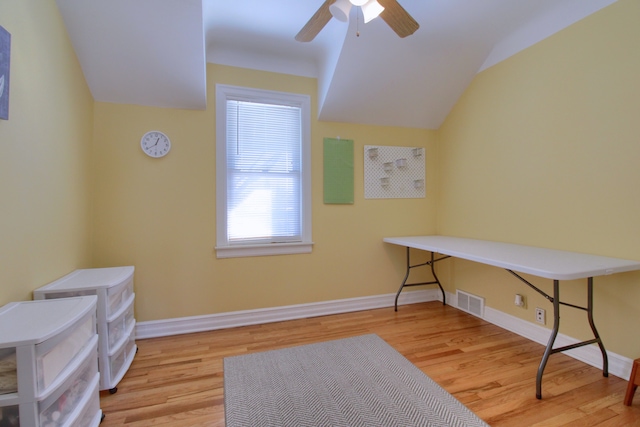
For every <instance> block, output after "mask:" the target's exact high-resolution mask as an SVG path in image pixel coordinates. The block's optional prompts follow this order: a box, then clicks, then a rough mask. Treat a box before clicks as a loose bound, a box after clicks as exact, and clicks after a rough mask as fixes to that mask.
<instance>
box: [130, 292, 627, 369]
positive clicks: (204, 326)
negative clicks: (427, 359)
mask: <svg viewBox="0 0 640 427" xmlns="http://www.w3.org/2000/svg"><path fill="white" fill-rule="evenodd" d="M394 298H395V294H385V295H375V296H371V297H360V298H350V299H344V300H334V301H324V302H318V303H311V304H299V305H291V306H284V307H273V308H263V309H258V310H244V311H234V312H230V313H219V314H210V315H204V316H193V317H182V318H177V319H166V320H152V321H147V322H137V323H136V338H137V339H145V338H154V337H164V336H171V335H178V334H188V333H192V332H203V331H213V330H217V329H226V328H235V327H238V326H247V325H256V324H263V323H272V322H280V321H283V320H293V319H304V318H308V317H318V316H327V315H330V314H338V313H348V312H354V311H362V310H371V309H375V308H384V307H393V302H394ZM446 298H447V303H448V305H450V306H452V307H454V308H455V307H456V306H457V304H456V295H455V294H451V293H449V292H447V293H446ZM426 301H442V297H441V294H440V290H439V289H424V290H419V291H405V292H402V293H401V294H400V298H399V299H398V305H405V304H415V303H419V302H426ZM482 318H483V319H484V320H485V321H487V322H489V323H493V324H494V325H496V326H499V327H501V328H503V329H506V330H508V331H510V332H513V333H515V334H518V335H520V336H522V337H525V338H527V339H530V340H532V341H534V342H537V343H539V344H542V345H547V342H548V340H549V336H550V335H551V330H549V329H547V328H544V327H542V326H540V325H537V324H535V323H532V322H527V321H526V320H522V319H520V318H517V317H515V316H511V315H509V314H506V313H503V312H501V311H498V310H495V309H493V308H491V307H485V308H484V313H483V317H482ZM576 342H578V340H576V339H574V338H571V337H569V336H566V335H563V334H560V333H559V334H558V336H557V337H556V345H555V347H561V346H565V345H570V344H573V343H576ZM564 354H566V355H568V356H571V357H573V358H575V359H578V360H580V361H582V362H584V363H586V364H588V365H591V366H594V367H597V368H600V369H601V368H602V354H601V353H600V349H599V348H598V347H597V346H595V345H589V346H584V347H579V348H576V349H573V350H569V351H567V352H564ZM607 355H608V358H609V373H610V374H612V375H615V376H617V377H620V378H622V379H625V380H626V379H628V378H629V375H630V374H631V366H632V365H633V360H632V359H629V358H627V357H624V356H621V355H619V354H616V353H612V352H610V351H607Z"/></svg>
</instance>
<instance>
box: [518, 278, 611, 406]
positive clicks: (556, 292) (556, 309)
mask: <svg viewBox="0 0 640 427" xmlns="http://www.w3.org/2000/svg"><path fill="white" fill-rule="evenodd" d="M507 271H508V272H509V273H511V274H513V275H514V276H515V277H517V278H518V279H520V280H521V281H523V282H524V283H525V284H526V285H528V286H529V287H531V288H532V289H533V290H535V291H536V292H538V293H540V294H541V295H543V296H544V297H545V298H546V299H548V300H549V301H551V302H552V303H553V329H552V330H551V336H550V337H549V342H548V343H547V348H546V349H545V351H544V354H543V356H542V360H541V361H540V366H539V367H538V375H537V376H536V397H537V398H538V399H542V374H543V373H544V368H545V367H546V366H547V361H548V360H549V356H550V355H552V354H554V353H560V352H562V351H567V350H571V349H574V348H577V347H582V346H585V345H589V344H598V347H600V352H601V353H602V375H603V376H605V377H608V376H609V359H608V357H607V351H606V350H605V348H604V344H603V343H602V339H601V338H600V334H598V330H597V329H596V325H595V323H594V321H593V277H589V278H587V306H586V307H580V306H577V305H573V304H568V303H565V302H562V301H560V281H559V280H554V281H553V297H551V296H550V295H548V294H546V293H545V292H543V291H542V290H540V289H538V288H537V287H535V286H534V285H533V284H531V283H529V282H528V281H527V280H525V279H524V278H523V277H521V276H519V275H518V274H517V273H514V272H513V271H511V270H507ZM560 305H566V306H568V307H573V308H576V309H579V310H584V311H586V312H587V318H588V319H589V326H591V331H592V332H593V336H594V338H593V339H591V340H587V341H582V342H578V343H575V344H571V345H567V346H564V347H558V348H553V344H554V342H555V340H556V337H557V336H558V330H559V329H560Z"/></svg>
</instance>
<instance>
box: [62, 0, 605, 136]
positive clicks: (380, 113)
mask: <svg viewBox="0 0 640 427" xmlns="http://www.w3.org/2000/svg"><path fill="white" fill-rule="evenodd" d="M614 1H616V0H399V2H400V3H401V4H402V6H403V7H404V8H405V9H406V10H407V11H408V12H409V13H410V14H411V15H412V16H413V17H414V18H415V19H416V21H418V23H419V24H420V29H418V31H416V33H414V34H413V35H411V36H409V37H407V38H404V39H401V38H399V37H398V36H397V35H396V34H395V33H394V32H393V31H392V30H391V29H390V28H389V27H388V26H387V25H386V23H385V22H384V21H383V20H381V19H375V20H373V21H371V22H370V23H368V24H366V25H365V24H363V23H362V19H361V17H359V16H358V12H359V11H358V9H357V8H353V9H352V11H351V17H350V21H349V23H342V22H339V21H337V20H335V19H332V20H331V21H330V22H329V24H328V25H327V26H326V27H325V28H324V29H323V30H322V31H321V32H320V34H319V35H318V36H317V37H316V38H315V39H314V40H313V41H312V42H310V43H300V42H296V41H295V40H294V36H295V35H296V34H297V32H298V31H299V30H300V29H301V28H302V26H303V25H304V24H305V23H306V22H307V20H308V19H309V18H310V17H311V16H312V15H313V14H314V13H315V11H316V10H317V9H318V8H319V7H320V5H321V4H322V3H323V0H91V1H87V0H57V4H58V7H59V9H60V12H61V15H62V17H63V20H64V22H65V25H66V27H67V30H68V33H69V36H70V38H71V41H72V44H73V46H74V49H75V50H76V53H77V55H78V58H79V61H80V63H81V66H82V69H83V72H84V74H85V77H86V79H87V82H88V84H89V87H90V88H91V92H92V94H93V96H94V98H95V99H96V100H97V101H104V102H114V103H125V104H139V105H151V106H159V107H172V108H186V109H204V108H206V105H207V99H206V62H214V63H220V64H225V65H233V66H239V67H246V68H253V69H259V70H266V71H275V72H281V73H288V74H295V75H302V76H310V77H317V78H318V87H319V93H318V102H319V108H318V111H319V119H320V120H328V121H340V122H351V123H363V124H376V125H387V126H404V127H416V128H426V129H437V128H438V127H439V126H440V125H441V124H442V122H443V120H444V119H445V117H446V116H447V114H448V113H449V111H450V110H451V108H452V107H453V105H454V104H455V103H456V101H457V100H458V98H459V97H460V95H461V94H462V93H463V91H464V90H465V88H466V87H467V86H468V84H469V83H470V82H471V80H472V79H473V77H474V76H475V75H476V74H477V73H478V72H479V71H482V70H483V69H485V68H487V67H490V66H491V65H493V64H495V63H497V62H500V61H502V60H503V59H505V58H507V57H509V56H511V55H513V54H514V53H517V52H518V51H520V50H522V49H524V48H526V47H528V46H530V45H532V44H534V43H537V42H538V41H540V40H542V39H544V38H545V37H548V36H549V35H551V34H553V33H555V32H557V31H559V30H561V29H563V28H565V27H566V26H568V25H571V24H573V23H574V22H576V21H578V20H580V19H583V18H584V17H586V16H588V15H590V14H591V13H594V12H596V11H597V10H599V9H601V8H603V7H606V6H608V5H609V4H611V3H613V2H614ZM358 33H359V35H357V34H358Z"/></svg>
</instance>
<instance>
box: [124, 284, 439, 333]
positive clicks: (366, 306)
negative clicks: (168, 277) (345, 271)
mask: <svg viewBox="0 0 640 427" xmlns="http://www.w3.org/2000/svg"><path fill="white" fill-rule="evenodd" d="M394 300H395V294H385V295H375V296H371V297H360V298H350V299H344V300H334V301H324V302H318V303H311V304H299V305H290V306H284V307H273V308H263V309H258V310H245V311H234V312H229V313H219V314H210V315H204V316H193V317H182V318H177V319H166V320H152V321H147V322H138V323H136V338H138V339H144V338H154V337H164V336H170V335H178V334H188V333H192V332H202V331H213V330H217V329H226V328H235V327H238V326H247V325H257V324H262V323H272V322H281V321H283V320H292V319H304V318H307V317H318V316H326V315H329V314H338V313H348V312H353V311H362V310H371V309H375V308H383V307H393V303H394ZM426 301H442V297H441V294H440V290H439V289H424V290H419V291H405V292H402V293H401V294H400V298H398V305H405V304H415V303H419V302H426Z"/></svg>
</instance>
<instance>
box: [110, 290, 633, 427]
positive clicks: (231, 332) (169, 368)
mask: <svg viewBox="0 0 640 427" xmlns="http://www.w3.org/2000/svg"><path fill="white" fill-rule="evenodd" d="M368 333H375V334H378V335H379V336H380V337H381V338H382V339H384V340H385V341H386V342H387V343H389V344H390V345H391V346H392V347H394V348H395V349H396V350H398V351H399V352H400V353H401V354H403V355H404V356H405V357H406V358H407V359H409V360H410V361H411V362H413V363H414V364H415V365H416V366H417V367H418V368H420V369H421V370H422V371H423V372H424V373H425V374H427V375H428V376H430V377H431V378H432V379H433V380H434V381H436V382H438V384H440V385H441V386H442V387H444V388H445V389H446V390H447V391H449V393H451V394H453V395H454V396H455V397H456V398H457V399H458V400H460V401H461V402H462V403H464V404H465V405H466V406H467V407H469V408H470V409H471V410H472V411H474V412H475V413H476V414H478V416H480V417H481V418H482V419H484V420H485V421H486V422H487V423H489V424H490V425H492V426H494V427H510V426H514V427H523V426H534V425H538V426H552V427H553V426H558V427H560V426H563V427H569V426H599V427H611V426H616V427H620V426H633V425H636V426H640V397H638V398H637V400H638V402H637V403H636V404H634V405H632V406H631V407H628V406H624V405H623V404H622V399H623V397H624V393H625V390H626V385H627V382H626V381H625V380H623V379H620V378H617V377H615V376H612V375H610V376H609V377H608V378H604V377H603V376H602V372H601V371H600V370H599V369H597V368H594V367H591V366H588V365H586V364H584V363H582V362H580V361H578V360H575V359H572V358H570V357H569V356H567V355H565V354H554V355H552V356H551V358H550V359H549V363H548V365H547V368H546V370H545V376H544V378H543V384H542V389H543V399H542V400H538V399H536V397H535V378H536V373H537V369H538V365H539V363H540V358H541V357H542V353H543V352H544V347H543V346H542V345H540V344H537V343H534V342H531V341H529V340H527V339H525V338H522V337H520V336H518V335H516V334H513V333H510V332H508V331H505V330H503V329H501V328H499V327H497V326H495V325H492V324H489V323H487V322H485V321H483V320H481V319H479V318H477V317H474V316H471V315H469V314H466V313H464V312H461V311H459V310H457V309H455V308H452V307H449V306H443V305H442V304H441V303H438V302H430V303H421V304H412V305H404V306H401V307H399V311H398V312H395V311H394V310H393V308H383V309H377V310H367V311H361V312H356V313H345V314H337V315H332V316H324V317H316V318H310V319H298V320H291V321H286V322H277V323H270V324H264V325H252V326H246V327H239V328H231V329H225V330H219V331H210V332H199V333H193V334H185V335H178V336H171V337H161V338H152V339H145V340H138V342H137V343H138V347H139V350H138V354H137V355H136V358H135V359H134V362H133V364H132V366H131V368H130V370H129V372H127V374H126V375H125V377H124V378H123V380H122V381H121V382H120V384H118V391H117V393H115V394H109V393H108V392H102V393H101V397H100V403H101V408H102V410H103V412H104V413H105V415H106V417H105V420H104V422H103V423H102V424H101V427H111V426H126V427H146V426H162V427H169V426H176V427H199V426H207V427H211V426H213V427H224V380H223V359H224V358H225V357H228V356H234V355H240V354H248V353H254V352H258V351H267V350H273V349H279V348H285V347H291V346H296V345H303V344H310V343H315V342H321V341H328V340H333V339H339V338H346V337H351V336H356V335H362V334H368Z"/></svg>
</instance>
